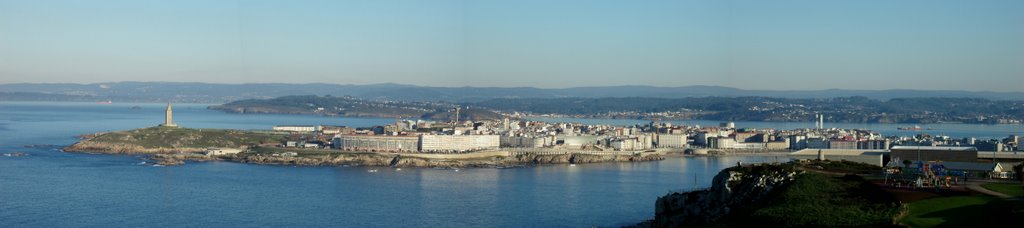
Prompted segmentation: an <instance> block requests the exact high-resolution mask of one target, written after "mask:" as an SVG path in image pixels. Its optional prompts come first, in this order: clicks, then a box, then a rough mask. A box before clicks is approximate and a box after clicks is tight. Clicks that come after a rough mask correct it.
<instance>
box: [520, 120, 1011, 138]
mask: <svg viewBox="0 0 1024 228" xmlns="http://www.w3.org/2000/svg"><path fill="white" fill-rule="evenodd" d="M531 120H537V121H545V122H575V123H584V124H609V125H617V126H633V125H637V124H639V125H647V124H648V123H650V122H651V121H650V120H636V119H579V118H531ZM663 122H669V123H672V124H673V125H686V126H694V125H699V126H702V127H703V126H711V127H717V126H718V125H719V124H720V123H722V122H725V121H714V120H684V121H663ZM735 123H736V127H737V128H774V129H780V130H789V129H803V128H814V123H813V122H755V121H735ZM913 126H915V125H914V124H877V123H828V122H826V123H825V127H826V128H843V129H867V130H872V131H876V132H879V133H882V135H884V136H890V135H897V136H913V135H915V134H930V135H945V136H950V137H953V138H964V137H975V138H978V139H1002V138H1005V137H1007V136H1009V135H1024V125H1021V124H918V125H916V126H920V127H921V128H924V129H923V130H920V131H902V130H899V129H898V128H899V127H913Z"/></svg>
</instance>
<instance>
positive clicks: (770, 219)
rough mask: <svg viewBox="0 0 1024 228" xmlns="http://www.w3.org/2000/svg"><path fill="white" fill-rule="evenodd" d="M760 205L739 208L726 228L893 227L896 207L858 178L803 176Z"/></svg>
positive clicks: (886, 197)
mask: <svg viewBox="0 0 1024 228" xmlns="http://www.w3.org/2000/svg"><path fill="white" fill-rule="evenodd" d="M772 194H773V195H774V196H773V197H769V198H768V199H767V200H765V201H763V202H759V203H755V204H752V205H749V206H747V207H744V208H738V209H737V210H736V211H734V214H733V215H732V216H733V217H732V218H727V219H724V222H725V223H728V224H726V226H735V227H756V226H765V225H768V226H771V227H808V226H810V227H819V226H820V227H877V226H886V225H890V224H892V218H893V217H895V216H896V214H897V213H899V210H900V208H899V205H898V204H897V202H896V201H895V199H893V198H891V197H889V195H888V194H887V193H885V192H884V191H882V189H880V188H879V187H878V186H876V185H873V184H871V183H868V182H867V181H866V180H864V179H863V178H862V177H859V176H845V177H832V176H828V175H824V174H816V173H806V174H801V175H800V176H798V177H797V179H796V181H794V182H793V183H792V184H790V185H789V186H787V187H785V188H784V189H782V190H781V191H778V192H774V193H772Z"/></svg>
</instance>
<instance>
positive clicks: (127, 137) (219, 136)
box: [92, 127, 286, 148]
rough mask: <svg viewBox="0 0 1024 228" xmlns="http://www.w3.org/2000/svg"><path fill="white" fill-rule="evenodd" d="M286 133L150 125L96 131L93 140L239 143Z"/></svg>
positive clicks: (148, 144)
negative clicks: (112, 130)
mask: <svg viewBox="0 0 1024 228" xmlns="http://www.w3.org/2000/svg"><path fill="white" fill-rule="evenodd" d="M285 137H286V135H281V134H271V133H262V132H251V131H238V130H224V129H191V128H172V127H151V128H142V129H135V130H129V131H121V132H110V133H106V134H103V135H100V136H98V137H96V138H94V139H92V140H93V141H97V142H107V143H122V144H132V145H138V146H141V147H144V148H181V147H190V148H205V147H239V146H247V145H255V144H260V143H265V142H280V141H282V140H284V138H285Z"/></svg>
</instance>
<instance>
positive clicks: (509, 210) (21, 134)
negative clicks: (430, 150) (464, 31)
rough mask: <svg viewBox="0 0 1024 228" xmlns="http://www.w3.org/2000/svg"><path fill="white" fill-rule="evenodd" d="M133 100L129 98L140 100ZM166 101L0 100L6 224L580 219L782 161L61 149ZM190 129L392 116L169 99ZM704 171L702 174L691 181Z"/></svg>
mask: <svg viewBox="0 0 1024 228" xmlns="http://www.w3.org/2000/svg"><path fill="white" fill-rule="evenodd" d="M133 107H134V108H133ZM163 108H164V107H163V105H161V104H92V103H19V102H0V153H10V152H25V153H28V156H24V157H4V156H0V227H82V226H87V227H109V226H131V227H142V226H145V227H151V226H157V227H161V226H190V227H195V226H224V225H230V226H286V227H290V226H318V227H322V226H342V227H365V226H372V227H382V226H384V227H536V226H539V227H585V226H591V225H597V226H619V225H626V224H634V223H636V222H640V221H643V220H645V219H649V218H651V217H653V213H654V200H655V199H656V198H657V197H658V196H661V195H664V194H665V193H668V192H669V191H670V190H683V189H692V188H694V187H706V186H708V185H709V184H710V178H711V177H712V176H714V175H715V174H716V173H717V172H718V171H719V170H721V169H722V168H724V167H727V166H730V165H732V164H735V163H736V162H737V161H743V162H763V161H775V160H776V159H780V160H781V159H785V158H774V157H727V158H707V157H702V158H679V157H676V158H669V159H667V160H664V161H659V162H647V163H614V164H589V165H578V166H574V167H571V166H566V165H551V166H540V167H533V168H514V169H462V170H459V171H454V170H437V169H412V168H406V169H402V170H396V169H388V168H381V170H380V171H379V172H373V173H371V172H367V170H368V169H371V168H364V167H282V166H260V165H246V164H236V163H229V162H208V163H189V164H187V165H184V166H175V167H153V166H149V165H141V164H139V162H141V160H140V159H139V158H137V157H134V156H127V155H121V156H119V155H91V154H74V153H63V152H60V151H59V148H60V147H62V146H66V145H69V144H71V143H73V142H75V141H76V139H75V136H76V135H79V134H89V133H93V132H99V131H112V130H124V129H131V128H139V127H146V126H153V125H156V124H157V123H159V122H160V121H162V118H163ZM174 117H175V120H176V122H178V123H179V124H180V125H182V126H185V127H195V128H233V129H269V128H270V127H271V126H272V125H275V124H330V125H347V126H370V125H375V124H385V123H390V122H391V121H393V120H391V119H369V118H337V117H316V116H291V115H241V114H226V113H221V112H217V111H210V110H206V109H205V105H189V104H181V105H176V106H175V116H174ZM695 181H696V182H695Z"/></svg>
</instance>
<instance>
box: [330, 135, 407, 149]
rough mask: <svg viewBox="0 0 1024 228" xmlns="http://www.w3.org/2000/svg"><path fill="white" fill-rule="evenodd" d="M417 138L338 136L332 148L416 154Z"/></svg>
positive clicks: (333, 141) (332, 143)
mask: <svg viewBox="0 0 1024 228" xmlns="http://www.w3.org/2000/svg"><path fill="white" fill-rule="evenodd" d="M418 144H419V137H417V136H377V135H338V136H335V137H334V139H332V140H331V147H333V148H335V149H341V150H348V151H374V152H416V151H419V148H418Z"/></svg>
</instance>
